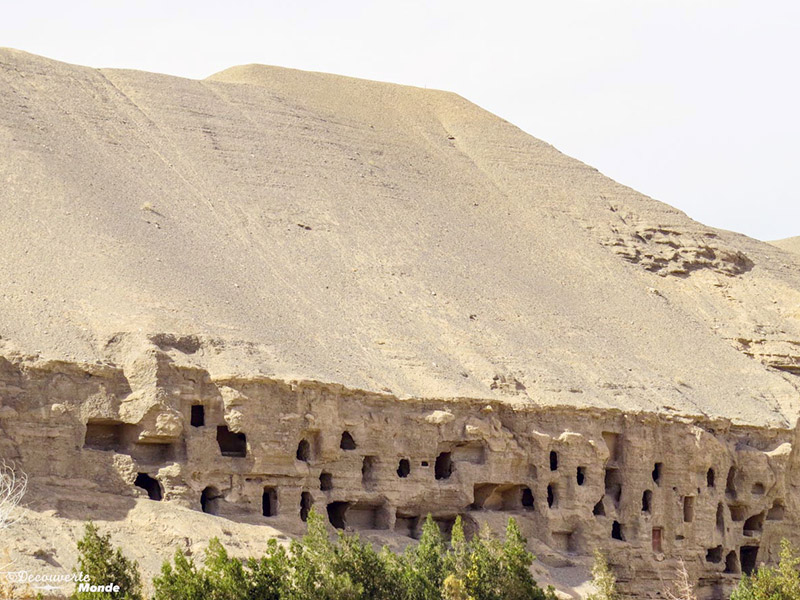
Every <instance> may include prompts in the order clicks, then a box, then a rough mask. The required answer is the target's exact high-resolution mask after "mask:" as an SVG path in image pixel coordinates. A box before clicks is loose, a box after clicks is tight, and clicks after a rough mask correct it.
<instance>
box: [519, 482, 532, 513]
mask: <svg viewBox="0 0 800 600" xmlns="http://www.w3.org/2000/svg"><path fill="white" fill-rule="evenodd" d="M522 506H523V508H528V509H530V510H533V508H534V506H533V492H532V491H531V488H529V487H524V488H522Z"/></svg>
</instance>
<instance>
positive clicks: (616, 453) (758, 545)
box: [0, 50, 800, 597]
mask: <svg viewBox="0 0 800 600" xmlns="http://www.w3.org/2000/svg"><path fill="white" fill-rule="evenodd" d="M0 183H2V185H0V203H2V205H3V207H4V212H3V216H2V218H1V219H0V246H1V247H2V254H1V255H0V256H2V258H0V278H1V279H2V282H3V290H2V294H3V302H4V308H3V310H2V311H0V355H2V356H3V357H4V358H2V359H0V434H1V436H0V458H6V459H13V460H15V461H17V462H18V463H19V464H20V465H21V466H22V467H23V468H24V469H25V470H26V471H27V472H28V473H29V474H30V475H31V478H32V488H31V494H29V496H30V506H29V509H28V510H27V511H26V512H25V515H26V516H25V518H24V519H23V521H22V522H21V523H20V524H19V525H18V527H20V528H22V529H19V530H18V532H17V533H16V534H14V538H13V543H12V544H11V546H12V551H13V552H15V553H16V555H17V558H18V559H19V560H20V561H23V562H24V561H26V560H29V561H34V562H33V563H31V564H38V563H36V562H35V560H40V562H41V561H45V562H46V563H47V564H49V567H46V568H58V567H56V566H54V564H53V562H55V563H56V564H58V565H61V566H63V565H65V564H68V563H70V561H71V560H73V559H74V555H73V554H70V550H68V549H66V545H65V543H64V540H65V539H68V538H69V537H70V535H72V534H71V533H70V531H72V530H71V529H70V528H73V529H74V524H75V523H77V522H78V521H79V520H80V519H84V518H88V517H93V518H95V519H97V518H98V516H97V515H101V517H100V518H101V520H107V521H108V522H109V524H110V525H109V526H112V527H114V528H115V529H114V531H115V532H116V533H115V535H118V536H120V537H119V539H120V542H121V543H123V544H125V545H126V547H128V548H129V549H130V551H131V552H132V553H133V554H135V555H136V556H137V557H138V558H139V559H140V561H141V562H142V564H143V565H144V566H145V567H146V568H148V569H150V570H155V569H156V568H157V566H158V562H159V561H160V560H161V558H163V557H165V556H168V555H169V554H170V553H171V548H170V547H169V545H170V544H172V545H174V544H175V543H178V544H179V545H181V544H183V545H185V546H186V547H195V546H196V544H197V543H198V542H199V540H201V539H207V536H208V535H209V533H210V532H213V531H218V529H217V528H220V527H221V528H222V529H223V530H228V529H230V530H231V531H233V530H235V532H236V533H235V536H234V537H235V538H236V542H235V543H238V544H241V549H242V551H250V552H257V551H258V547H257V542H256V541H254V540H258V539H259V538H260V537H261V536H262V535H263V534H275V535H278V534H280V532H284V533H289V534H294V533H298V532H300V531H301V530H302V518H301V517H302V516H303V515H304V514H305V513H306V511H307V510H308V509H310V507H311V506H314V507H316V508H317V509H319V510H320V511H321V512H323V513H325V514H327V515H328V517H329V520H330V522H331V525H332V527H343V528H348V529H356V530H362V531H366V532H368V534H369V535H374V536H376V539H382V540H388V541H390V542H391V543H393V544H399V545H402V544H404V543H407V542H408V541H410V540H412V539H413V537H414V536H415V535H416V534H417V533H418V519H419V518H420V517H421V516H424V515H425V514H426V513H428V512H431V513H432V514H434V516H436V518H437V519H438V520H439V521H440V523H441V525H442V527H443V528H444V529H445V530H446V529H447V527H448V526H449V524H450V523H451V522H452V519H453V518H454V517H455V516H456V515H458V514H460V515H462V516H463V517H464V519H465V521H466V522H467V523H468V524H470V525H471V526H472V527H478V526H479V525H480V524H481V522H482V521H487V522H489V523H490V524H493V525H497V524H498V523H500V522H501V521H504V519H505V517H506V516H508V515H509V514H514V515H515V516H517V517H519V519H520V521H521V522H522V524H523V527H524V528H525V530H526V533H527V534H528V535H529V537H531V539H532V544H533V546H532V547H533V548H534V550H535V551H536V553H537V554H538V555H539V557H540V559H541V562H542V565H544V566H547V567H548V569H549V570H550V572H549V573H543V576H545V577H551V576H552V577H555V578H556V579H558V577H559V573H562V574H563V573H564V572H566V571H565V570H568V569H569V568H570V566H571V565H585V564H587V560H588V556H589V554H590V553H591V550H592V549H593V548H594V547H600V548H602V549H604V550H606V551H607V552H608V553H609V556H610V558H611V562H612V563H613V564H614V565H615V567H616V568H617V571H618V573H619V576H620V578H621V580H622V581H623V582H624V584H625V586H626V589H627V590H628V591H629V592H631V593H634V594H636V595H637V596H638V597H647V596H648V595H652V594H655V593H657V592H659V591H660V590H661V588H662V587H663V586H662V585H661V583H660V582H661V580H662V579H669V578H671V577H672V576H673V574H674V566H675V564H676V561H677V559H678V558H679V557H682V558H684V559H685V560H686V561H687V562H688V565H689V568H690V570H691V572H692V574H693V576H695V577H696V578H698V580H699V582H700V585H701V588H702V592H701V593H702V594H703V597H713V595H714V594H717V593H719V592H720V591H722V590H724V589H727V588H729V587H730V586H731V585H732V582H734V581H735V579H736V576H737V574H738V573H739V572H740V571H741V569H743V568H744V569H745V570H748V569H750V568H751V567H752V566H753V564H755V562H758V561H762V560H771V559H773V558H774V556H775V553H776V545H777V542H778V541H779V539H780V537H781V536H785V535H794V533H793V532H795V531H796V530H797V521H798V514H799V513H798V506H797V504H798V492H797V490H796V488H795V487H793V484H792V482H793V481H796V480H797V469H798V466H797V463H798V459H797V458H796V450H792V448H793V447H796V442H795V429H794V427H795V423H796V421H797V417H798V380H797V375H798V373H800V309H798V306H800V261H798V260H797V258H796V256H795V255H793V254H791V253H787V252H784V251H782V250H780V249H778V248H775V247H773V246H770V245H767V244H763V243H761V242H757V241H755V240H752V239H749V238H746V237H744V236H740V235H737V234H733V233H730V232H725V231H719V230H714V229H712V228H709V227H705V226H703V225H701V224H698V223H696V222H694V221H692V220H690V219H688V218H687V217H686V216H685V215H683V214H682V213H680V212H678V211H676V210H674V209H672V208H670V207H668V206H666V205H663V204H661V203H659V202H656V201H654V200H652V199H650V198H647V197H645V196H642V195H641V194H638V193H636V192H634V191H633V190H630V189H628V188H625V187H623V186H621V185H619V184H617V183H615V182H613V181H611V180H609V179H607V178H605V177H604V176H602V175H601V174H600V173H598V172H597V171H596V170H595V169H592V168H591V167H588V166H586V165H584V164H582V163H580V162H578V161H575V160H574V159H571V158H569V157H566V156H564V155H562V154H561V153H559V152H558V151H557V150H555V149H554V148H552V147H551V146H549V145H547V144H545V143H543V142H541V141H539V140H536V139H535V138H532V137H530V136H528V135H526V134H524V133H523V132H521V131H519V130H518V129H516V128H515V127H513V126H512V125H510V124H508V123H507V122H505V121H503V120H501V119H499V118H497V117H495V116H493V115H490V114H489V113H486V112H485V111H483V110H481V109H480V108H478V107H476V106H474V105H472V104H470V103H468V102H467V101H465V100H464V99H462V98H460V97H458V96H455V95H452V94H448V93H444V92H436V91H429V90H420V89H414V88H405V87H400V86H394V85H389V84H381V83H375V82H365V81H359V80H353V79H348V78H344V77H337V76H331V75H323V74H316V73H302V72H297V71H291V70H286V69H277V68H273V67H264V66H246V67H236V68H233V69H230V70H228V71H225V72H223V73H220V74H217V75H215V76H213V77H211V78H209V79H207V80H204V81H190V80H184V79H179V78H174V77H166V76H161V75H154V74H148V73H139V72H130V71H114V70H95V69H88V68H83V67H76V66H71V65H65V64H62V63H57V62H55V61H50V60H47V59H43V58H39V57H34V56H30V55H27V54H24V53H20V52H16V51H12V50H2V51H0ZM151 500H159V501H160V504H156V503H155V502H151ZM103 507H109V508H103ZM154 507H161V508H158V510H156V508H154ZM104 511H105V512H104ZM202 512H206V513H210V514H213V515H218V517H213V518H212V517H209V516H207V515H203V514H202ZM159 514H161V515H162V516H161V517H159V516H158V515H159ZM167 514H168V515H171V517H170V519H169V520H168V521H167V520H165V517H163V515H167ZM142 515H146V518H145V517H143V516H142ZM159 519H160V520H159ZM192 519H198V523H202V524H203V527H202V528H191V527H189V528H188V529H187V528H184V529H181V526H180V524H181V523H186V522H190V521H191V520H192ZM187 520H188V521H187ZM44 521H47V523H49V524H48V525H46V526H45V525H44V524H43V523H44ZM148 521H152V522H151V523H149V522H148ZM220 523H224V524H222V525H220ZM256 525H257V526H258V527H254V526H256ZM47 528H50V529H52V530H55V529H58V528H61V529H59V531H61V532H62V533H60V534H59V536H60V537H58V536H55V534H53V535H50V536H48V534H46V533H43V532H44V531H45V530H47ZM226 528H227V529H226ZM26 536H27V537H26ZM31 536H32V537H31ZM56 537H58V539H59V540H61V541H59V542H56V541H53V540H54V539H55V538H56ZM9 539H11V538H9ZM26 539H37V540H40V541H39V542H37V543H32V542H30V543H26V542H25V540H26ZM145 540H158V548H150V547H148V546H147V544H146V542H145ZM37 544H38V545H37ZM162 546H163V547H162ZM162 550H164V552H162ZM37 553H38V555H37ZM42 556H44V557H45V558H44V559H42V558H41V557H42ZM62 563H63V564H62ZM43 568H45V566H43ZM564 586H566V587H565V588H564V589H567V587H569V586H567V585H566V583H565V584H564Z"/></svg>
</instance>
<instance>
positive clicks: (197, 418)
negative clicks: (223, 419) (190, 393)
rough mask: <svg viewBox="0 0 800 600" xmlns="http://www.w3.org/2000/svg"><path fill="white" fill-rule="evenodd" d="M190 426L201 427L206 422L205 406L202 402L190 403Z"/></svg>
mask: <svg viewBox="0 0 800 600" xmlns="http://www.w3.org/2000/svg"><path fill="white" fill-rule="evenodd" d="M190 423H191V425H192V427H203V426H204V425H205V424H206V407H205V406H203V405H202V404H194V405H192V417H191V420H190Z"/></svg>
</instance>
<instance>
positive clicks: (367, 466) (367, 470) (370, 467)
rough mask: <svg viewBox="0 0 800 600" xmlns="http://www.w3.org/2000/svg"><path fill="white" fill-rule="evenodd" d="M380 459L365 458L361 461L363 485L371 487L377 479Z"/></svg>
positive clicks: (374, 457) (373, 457) (375, 457)
mask: <svg viewBox="0 0 800 600" xmlns="http://www.w3.org/2000/svg"><path fill="white" fill-rule="evenodd" d="M377 467H378V457H377V456H365V457H364V460H363V461H361V485H363V486H364V487H371V486H373V485H374V484H375V480H376V478H377V473H376V471H377Z"/></svg>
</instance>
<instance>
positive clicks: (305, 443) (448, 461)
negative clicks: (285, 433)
mask: <svg viewBox="0 0 800 600" xmlns="http://www.w3.org/2000/svg"><path fill="white" fill-rule="evenodd" d="M190 424H191V426H192V427H204V426H205V411H204V406H203V405H200V404H198V405H193V406H192V407H191V417H190ZM116 425H119V424H116ZM120 431H121V429H119V428H118V427H115V425H108V424H105V423H101V424H98V425H94V426H92V425H91V424H90V425H89V426H87V434H86V446H87V447H91V448H95V449H116V447H119V446H120V445H121V441H120V438H121V434H120ZM603 438H604V441H605V442H606V445H607V447H608V449H609V460H608V464H607V465H606V469H605V482H604V483H605V495H604V497H603V498H601V499H600V500H599V501H598V502H597V503H596V504H595V506H594V508H593V511H592V512H593V514H594V515H595V516H596V517H601V516H605V515H606V504H605V502H606V501H607V500H608V501H610V502H612V503H613V504H614V506H615V508H619V503H620V500H621V498H622V473H621V470H620V468H619V466H618V465H619V463H620V459H621V444H620V441H619V434H616V433H610V432H603ZM216 440H217V443H218V445H219V449H220V453H221V454H222V456H227V457H245V456H246V455H247V438H246V435H245V434H244V433H239V432H233V431H230V430H229V429H228V427H227V426H224V425H220V426H218V427H217V432H216ZM339 447H340V449H342V450H344V451H352V450H356V449H357V444H356V441H355V439H354V438H353V436H352V434H351V433H350V432H348V431H344V432H342V434H341V438H340V442H339ZM468 450H469V448H468ZM472 450H474V449H472ZM480 451H481V452H482V448H481V449H480ZM312 452H313V449H312V444H311V442H310V441H309V440H308V439H306V438H303V439H301V440H300V442H299V443H298V446H297V450H296V455H295V457H296V459H297V460H299V461H303V462H310V461H311V460H312V458H313V457H312ZM453 458H454V457H453V453H452V452H449V451H447V452H441V453H439V454H438V456H437V457H436V459H435V462H434V469H433V471H434V477H435V479H436V480H446V479H449V478H450V476H451V475H452V474H453V472H454V470H455V463H454V459H453ZM473 459H474V457H473ZM377 462H378V459H377V457H376V456H364V457H363V462H362V469H361V475H362V483H363V485H364V486H365V487H367V488H369V487H371V486H372V485H373V484H374V483H375V470H376V466H377ZM420 466H421V467H423V468H427V467H429V463H428V461H421V463H420ZM663 467H664V465H663V463H661V462H657V463H655V464H654V466H653V470H652V479H653V483H654V484H655V486H661V484H662V479H663V470H664V469H663ZM549 468H550V471H558V470H559V457H558V453H557V452H556V451H555V450H552V451H550V454H549ZM396 473H397V476H398V477H400V478H405V477H408V476H409V475H410V473H411V461H410V459H408V458H401V459H400V460H399V462H398V465H397V470H396ZM533 475H534V476H535V468H533ZM736 478H737V471H736V467H731V468H730V469H729V471H728V474H727V478H726V488H725V496H726V499H727V500H728V503H729V510H730V514H731V520H732V521H733V522H736V523H738V522H741V523H742V533H743V535H744V536H745V537H749V538H757V537H758V535H759V534H760V532H761V531H762V529H763V524H764V521H765V520H767V521H780V520H782V519H783V517H784V512H785V509H784V506H783V504H782V503H781V502H780V501H776V502H775V503H774V504H773V506H772V508H770V509H769V510H767V511H763V512H760V513H758V514H755V515H750V516H749V517H748V516H747V507H746V506H745V505H744V504H742V503H739V502H737V500H736V499H737V496H738V490H737V488H736ZM575 480H576V483H577V485H579V486H582V485H584V483H585V481H586V467H583V466H578V467H577V468H576V471H575ZM705 483H706V486H707V487H708V488H714V487H716V483H717V482H716V473H715V471H714V469H713V468H709V469H708V471H707V472H706V482H705ZM134 485H135V486H137V487H139V488H141V489H143V490H144V491H145V492H146V493H147V495H148V497H149V498H150V499H151V500H156V501H158V500H161V499H162V498H163V495H164V493H163V488H162V486H161V484H160V482H159V481H158V480H157V479H155V478H154V477H152V476H151V475H149V474H147V473H144V472H140V473H137V476H136V479H135V481H134ZM333 486H334V484H333V475H332V474H331V473H329V472H326V471H323V472H322V473H321V474H320V476H319V489H320V490H321V491H324V492H327V491H330V490H332V489H333ZM673 489H674V490H676V491H677V489H676V488H673ZM697 491H698V495H699V494H700V489H699V488H698V490H697ZM764 493H765V489H764V486H763V484H760V483H756V484H754V485H753V487H752V489H751V494H752V495H753V496H759V495H763V494H764ZM222 497H223V495H222V494H221V493H220V492H219V490H218V489H216V488H215V487H213V486H209V487H207V488H205V489H204V490H203V492H202V493H201V498H200V506H201V509H202V510H203V512H206V513H209V514H218V512H219V501H220V499H221V498H222ZM473 498H474V500H473V503H472V505H471V506H470V507H469V508H470V509H473V510H481V509H485V510H518V509H527V510H533V509H534V497H533V492H532V491H531V489H530V488H529V487H528V486H525V485H499V484H491V483H482V484H476V485H475V487H474V494H473ZM558 500H559V490H558V486H557V484H556V483H550V484H548V486H547V505H548V508H557V507H558ZM313 502H314V500H313V497H312V495H311V493H310V492H308V491H304V492H302V494H301V498H300V506H299V512H300V518H301V519H302V520H303V521H305V520H306V518H307V516H308V512H309V511H310V509H311V506H312V504H313ZM682 503H683V521H684V522H686V523H690V522H692V521H693V520H694V512H695V496H694V495H687V496H684V497H683V498H682ZM261 504H262V514H263V516H265V517H272V516H275V515H277V513H278V497H277V490H276V489H275V488H274V487H265V488H264V490H263V494H262V503H261ZM641 510H642V513H644V514H647V515H650V514H652V511H653V490H651V489H646V490H644V491H643V492H642V498H641ZM327 512H328V518H329V520H330V522H331V524H332V525H333V526H334V527H337V528H340V529H344V528H345V527H346V525H347V523H348V522H350V521H351V520H352V522H353V523H354V524H358V525H361V526H364V527H366V528H379V529H380V528H382V527H380V526H379V525H381V524H382V523H385V522H387V521H388V519H387V518H386V517H385V516H378V515H379V513H380V514H382V509H381V508H380V507H374V506H361V505H359V504H358V503H351V502H343V501H337V502H332V503H330V504H328V506H327ZM348 514H351V515H354V517H353V518H352V519H347V518H346V515H348ZM453 518H454V517H453ZM418 519H419V516H415V515H404V514H401V513H398V514H397V516H396V522H397V523H398V524H401V528H403V529H408V530H409V532H411V535H413V531H414V527H415V525H413V524H415V523H417V521H418ZM448 522H449V521H448V520H447V519H445V520H444V521H443V524H442V526H443V528H446V526H447V523H448ZM409 523H411V525H409ZM370 526H374V527H370ZM716 527H717V530H718V532H719V533H720V534H724V532H725V512H724V505H723V503H721V502H720V503H719V505H718V507H717V513H716ZM611 538H612V539H615V540H619V541H625V533H624V527H623V525H622V524H621V523H619V522H618V521H616V520H614V521H613V523H612V524H611ZM681 539H682V536H681V535H677V536H676V540H678V541H680V540H681ZM652 546H653V551H654V552H656V553H661V552H662V547H663V529H662V528H660V527H655V528H653V529H652ZM757 552H758V545H757V544H750V545H743V546H741V548H740V550H739V554H738V555H737V553H736V552H735V551H733V550H731V551H729V552H728V553H727V554H725V552H724V549H723V548H722V546H717V547H714V548H710V549H708V551H707V555H706V560H707V561H708V562H709V563H721V562H722V557H723V554H725V572H726V573H738V572H739V571H740V569H741V571H744V572H745V573H749V572H750V571H751V570H752V568H753V565H754V564H755V556H756V555H757Z"/></svg>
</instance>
